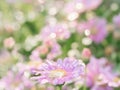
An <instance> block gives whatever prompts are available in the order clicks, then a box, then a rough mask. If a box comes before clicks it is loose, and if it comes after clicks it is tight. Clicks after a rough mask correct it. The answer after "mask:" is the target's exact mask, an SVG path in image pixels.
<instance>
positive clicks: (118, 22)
mask: <svg viewBox="0 0 120 90" xmlns="http://www.w3.org/2000/svg"><path fill="white" fill-rule="evenodd" d="M113 23H114V24H115V26H116V27H118V28H120V14H118V15H116V16H114V17H113Z"/></svg>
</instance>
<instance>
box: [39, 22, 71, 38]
mask: <svg viewBox="0 0 120 90" xmlns="http://www.w3.org/2000/svg"><path fill="white" fill-rule="evenodd" d="M40 35H41V38H42V40H45V39H50V38H52V39H62V40H64V39H68V38H69V37H70V31H69V30H68V28H67V27H66V26H65V25H62V24H57V25H48V26H46V27H44V28H43V29H42V31H41V34H40Z"/></svg>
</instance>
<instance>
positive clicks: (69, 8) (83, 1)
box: [64, 0, 102, 14]
mask: <svg viewBox="0 0 120 90" xmlns="http://www.w3.org/2000/svg"><path fill="white" fill-rule="evenodd" d="M101 3H102V0H72V1H71V2H69V3H67V4H66V5H65V8H64V11H65V12H67V13H68V14H71V13H75V12H77V13H82V12H86V11H90V10H94V9H96V8H97V7H98V6H99V5H100V4H101Z"/></svg>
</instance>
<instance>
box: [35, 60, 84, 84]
mask: <svg viewBox="0 0 120 90" xmlns="http://www.w3.org/2000/svg"><path fill="white" fill-rule="evenodd" d="M84 69H85V65H84V63H82V62H80V61H79V60H76V59H74V58H65V59H64V60H61V59H59V60H58V61H57V62H51V61H48V62H47V63H45V64H44V65H43V66H41V68H40V69H38V72H40V74H41V75H40V76H38V77H33V79H37V80H38V81H39V82H40V83H51V84H53V85H59V84H64V83H69V82H72V81H73V80H74V79H75V78H78V77H80V76H81V75H82V74H83V73H84Z"/></svg>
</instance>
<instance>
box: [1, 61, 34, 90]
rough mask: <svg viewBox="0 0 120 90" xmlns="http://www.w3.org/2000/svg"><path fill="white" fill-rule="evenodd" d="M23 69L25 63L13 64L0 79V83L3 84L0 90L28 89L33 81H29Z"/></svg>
mask: <svg viewBox="0 0 120 90" xmlns="http://www.w3.org/2000/svg"><path fill="white" fill-rule="evenodd" d="M25 70H27V68H26V65H24V64H22V63H18V64H17V65H15V66H13V69H12V70H9V71H8V72H7V74H6V76H3V77H2V78H1V79H0V85H3V86H2V88H1V87H0V90H1V89H2V90H27V89H29V90H30V89H31V88H32V87H33V82H32V81H30V79H29V76H28V74H26V75H25Z"/></svg>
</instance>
